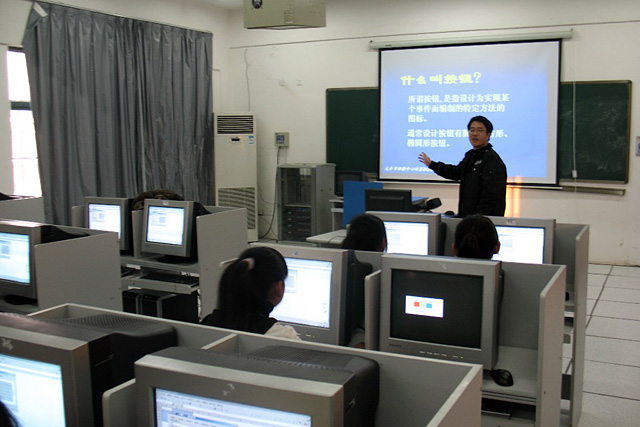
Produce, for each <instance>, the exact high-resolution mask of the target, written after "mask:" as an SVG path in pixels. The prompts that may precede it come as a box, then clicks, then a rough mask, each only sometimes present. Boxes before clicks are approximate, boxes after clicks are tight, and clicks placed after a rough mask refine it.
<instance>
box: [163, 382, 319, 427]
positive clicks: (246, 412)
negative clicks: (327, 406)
mask: <svg viewBox="0 0 640 427" xmlns="http://www.w3.org/2000/svg"><path fill="white" fill-rule="evenodd" d="M154 399H155V402H154V403H155V410H156V414H155V424H154V425H156V426H164V425H167V423H168V425H191V424H192V423H193V422H194V420H197V421H198V426H199V427H219V426H221V425H225V426H227V425H241V426H246V427H252V426H255V427H311V416H310V415H306V414H296V413H293V412H286V411H278V410H275V409H269V408H264V407H260V406H253V405H246V404H242V403H234V402H229V401H225V400H221V399H213V398H210V397H204V396H197V395H193V394H187V393H180V392H177V391H171V390H163V389H161V388H157V389H155V394H154Z"/></svg>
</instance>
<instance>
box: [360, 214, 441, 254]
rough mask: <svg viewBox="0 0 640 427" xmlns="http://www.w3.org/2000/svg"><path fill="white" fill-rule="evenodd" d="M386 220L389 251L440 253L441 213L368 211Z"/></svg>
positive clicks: (396, 252)
mask: <svg viewBox="0 0 640 427" xmlns="http://www.w3.org/2000/svg"><path fill="white" fill-rule="evenodd" d="M367 213H369V214H372V215H375V216H377V217H378V218H380V219H381V220H382V221H383V222H384V227H385V229H386V231H387V253H390V254H407V255H440V214H434V213H417V212H367Z"/></svg>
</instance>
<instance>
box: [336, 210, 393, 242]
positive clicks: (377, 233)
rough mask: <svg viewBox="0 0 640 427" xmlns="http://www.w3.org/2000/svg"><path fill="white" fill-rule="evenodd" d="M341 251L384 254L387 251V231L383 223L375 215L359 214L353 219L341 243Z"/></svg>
mask: <svg viewBox="0 0 640 427" xmlns="http://www.w3.org/2000/svg"><path fill="white" fill-rule="evenodd" d="M342 249H353V250H356V251H370V252H384V251H386V250H387V231H386V229H385V227H384V222H383V221H382V220H381V219H380V218H378V217H377V216H375V215H371V214H366V213H364V214H360V215H358V216H356V217H354V218H353V219H352V220H351V223H350V224H349V227H348V228H347V236H346V237H345V238H344V240H343V241H342Z"/></svg>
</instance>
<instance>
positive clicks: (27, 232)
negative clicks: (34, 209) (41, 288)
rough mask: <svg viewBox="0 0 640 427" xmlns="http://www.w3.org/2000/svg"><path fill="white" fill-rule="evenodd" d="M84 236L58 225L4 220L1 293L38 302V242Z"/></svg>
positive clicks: (0, 231)
mask: <svg viewBox="0 0 640 427" xmlns="http://www.w3.org/2000/svg"><path fill="white" fill-rule="evenodd" d="M83 236H86V234H84V233H69V232H66V231H64V230H62V229H61V228H60V227H57V226H54V225H47V224H40V223H37V222H30V221H18V220H0V296H2V297H3V298H4V300H5V301H6V302H8V303H10V304H25V303H35V300H36V299H37V296H38V285H37V281H38V280H37V277H36V276H37V275H36V268H35V266H36V256H35V252H36V246H37V245H39V244H42V243H49V242H55V241H61V240H67V239H71V238H76V237H83Z"/></svg>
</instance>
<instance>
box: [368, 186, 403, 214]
mask: <svg viewBox="0 0 640 427" xmlns="http://www.w3.org/2000/svg"><path fill="white" fill-rule="evenodd" d="M364 209H365V211H385V212H387V211H391V212H413V211H414V209H413V202H412V199H411V190H392V189H387V188H367V189H366V190H364Z"/></svg>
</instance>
